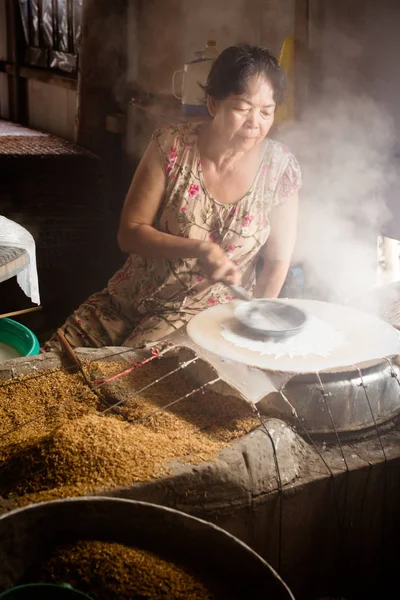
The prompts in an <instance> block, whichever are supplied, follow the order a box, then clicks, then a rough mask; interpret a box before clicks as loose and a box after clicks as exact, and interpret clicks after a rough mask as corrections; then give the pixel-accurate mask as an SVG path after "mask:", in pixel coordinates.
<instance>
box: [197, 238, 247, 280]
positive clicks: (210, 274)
mask: <svg viewBox="0 0 400 600" xmlns="http://www.w3.org/2000/svg"><path fill="white" fill-rule="evenodd" d="M197 262H198V265H199V267H200V268H201V270H202V271H203V273H204V274H205V275H206V277H207V278H208V279H211V281H222V282H223V283H229V284H231V285H238V284H239V283H240V279H241V276H240V271H239V269H238V268H237V266H236V265H235V263H233V262H232V261H231V260H230V259H229V258H228V257H227V255H226V254H225V252H224V251H223V250H222V248H220V247H219V246H218V244H214V243H213V242H201V244H200V245H199V254H198V260H197Z"/></svg>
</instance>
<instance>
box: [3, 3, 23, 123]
mask: <svg viewBox="0 0 400 600" xmlns="http://www.w3.org/2000/svg"><path fill="white" fill-rule="evenodd" d="M6 21H7V55H8V56H7V60H8V61H10V62H11V63H13V65H14V69H13V71H14V72H13V74H9V75H8V91H9V106H10V118H11V120H12V121H15V122H16V123H22V124H23V125H26V124H27V123H28V108H27V93H26V81H25V80H24V79H22V78H21V76H20V66H21V64H22V62H23V53H24V47H25V42H24V37H23V30H22V23H21V16H20V14H19V6H18V2H16V1H15V0H6Z"/></svg>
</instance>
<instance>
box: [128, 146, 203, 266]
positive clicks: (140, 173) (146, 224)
mask: <svg viewBox="0 0 400 600" xmlns="http://www.w3.org/2000/svg"><path fill="white" fill-rule="evenodd" d="M165 186H166V176H165V173H164V171H163V169H162V166H161V161H160V156H159V152H158V148H157V145H156V143H155V142H152V143H151V144H150V145H149V147H148V148H147V150H146V152H145V154H144V156H143V158H142V160H141V161H140V163H139V166H138V168H137V169H136V172H135V175H134V177H133V180H132V183H131V185H130V188H129V191H128V194H127V196H126V199H125V203H124V206H123V209H122V214H121V219H120V224H119V229H118V245H119V247H120V249H121V251H122V252H126V253H130V252H132V253H134V254H139V255H140V256H144V257H146V258H160V257H162V258H167V259H176V258H197V256H198V253H199V246H200V243H201V242H200V240H188V239H184V238H180V237H177V236H174V235H170V234H168V233H162V232H161V231H157V229H155V228H154V227H153V223H154V220H155V218H156V215H157V212H158V209H159V208H160V205H161V202H162V201H163V198H164V194H165Z"/></svg>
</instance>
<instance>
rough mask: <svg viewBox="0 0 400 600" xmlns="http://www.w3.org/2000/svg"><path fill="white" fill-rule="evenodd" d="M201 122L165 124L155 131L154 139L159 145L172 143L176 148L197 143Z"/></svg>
mask: <svg viewBox="0 0 400 600" xmlns="http://www.w3.org/2000/svg"><path fill="white" fill-rule="evenodd" d="M199 129H200V123H177V124H169V125H163V126H162V127H159V128H158V129H156V130H155V131H154V132H153V135H152V139H153V140H155V141H157V142H158V144H159V145H164V144H166V143H167V144H168V143H170V144H171V145H172V146H175V147H176V148H178V147H180V146H182V147H183V146H187V145H194V144H197V141H198V137H199Z"/></svg>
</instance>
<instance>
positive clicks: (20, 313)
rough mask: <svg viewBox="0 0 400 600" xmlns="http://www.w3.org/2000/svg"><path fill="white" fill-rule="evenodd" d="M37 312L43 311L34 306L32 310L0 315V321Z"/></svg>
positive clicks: (39, 307) (25, 309)
mask: <svg viewBox="0 0 400 600" xmlns="http://www.w3.org/2000/svg"><path fill="white" fill-rule="evenodd" d="M38 310H43V307H42V306H34V307H33V308H24V309H23V310H14V311H13V312H8V313H3V314H2V315H0V319H5V318H6V317H16V316H17V315H26V314H27V313H32V312H37V311H38Z"/></svg>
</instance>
